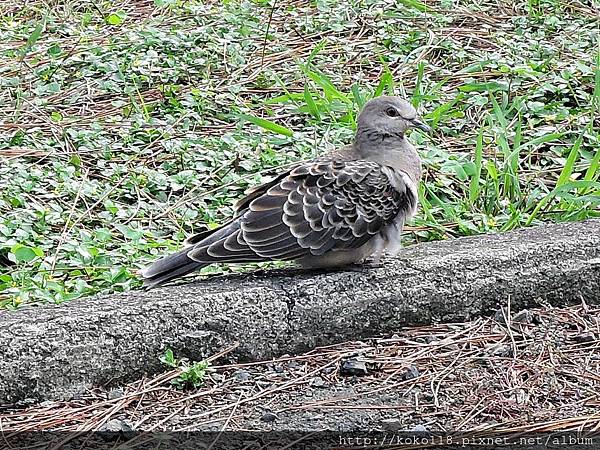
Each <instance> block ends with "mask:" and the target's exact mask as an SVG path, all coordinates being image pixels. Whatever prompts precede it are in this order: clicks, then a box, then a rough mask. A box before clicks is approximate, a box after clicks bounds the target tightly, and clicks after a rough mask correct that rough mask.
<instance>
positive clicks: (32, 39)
mask: <svg viewBox="0 0 600 450" xmlns="http://www.w3.org/2000/svg"><path fill="white" fill-rule="evenodd" d="M45 25H46V18H45V17H44V19H43V20H42V21H41V22H39V23H38V24H37V25H36V27H35V29H34V30H33V32H32V33H31V34H30V35H29V37H28V38H27V42H26V43H25V45H24V46H23V49H22V50H21V56H22V57H24V56H25V55H26V54H27V53H28V52H29V50H31V47H33V46H34V45H35V43H36V42H37V41H38V39H39V38H40V36H41V35H42V30H43V29H44V26H45Z"/></svg>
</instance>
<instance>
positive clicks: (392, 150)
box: [353, 97, 430, 183]
mask: <svg viewBox="0 0 600 450" xmlns="http://www.w3.org/2000/svg"><path fill="white" fill-rule="evenodd" d="M411 128H419V129H421V130H423V131H429V130H430V128H429V127H428V126H427V125H425V124H424V123H423V122H421V120H420V119H419V117H418V116H417V111H415V108H413V107H412V105H411V104H410V103H408V102H407V101H406V100H403V99H401V98H399V97H378V98H375V99H373V100H371V101H369V102H368V103H367V104H365V106H364V108H363V110H362V111H361V113H360V114H359V116H358V129H357V130H356V138H355V140H354V145H353V149H354V151H355V152H356V153H355V154H356V157H357V158H361V159H367V160H371V161H375V162H377V163H379V164H382V165H384V166H390V167H393V168H395V169H398V170H402V171H404V172H405V173H407V174H408V175H409V176H410V177H411V178H412V179H413V181H414V182H415V183H416V182H417V181H418V180H419V178H420V177H421V159H420V158H419V155H418V153H417V151H416V150H415V148H414V147H413V145H412V144H411V143H410V142H409V141H408V139H405V137H404V133H405V132H406V130H409V129H411Z"/></svg>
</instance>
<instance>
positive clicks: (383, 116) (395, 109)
mask: <svg viewBox="0 0 600 450" xmlns="http://www.w3.org/2000/svg"><path fill="white" fill-rule="evenodd" d="M411 128H419V129H421V130H423V131H430V130H431V129H430V128H429V127H428V126H427V125H425V123H423V122H422V121H421V120H420V119H419V117H418V116H417V111H416V110H415V108H413V106H412V105H411V104H410V103H408V102H407V101H406V100H404V99H402V98H400V97H389V96H383V97H377V98H375V99H373V100H371V101H369V102H367V103H366V104H365V106H364V108H363V110H362V111H361V112H360V114H359V115H358V133H359V134H360V133H362V132H368V133H370V134H371V133H372V134H374V135H379V136H380V137H381V138H386V137H392V138H393V137H399V138H403V137H404V133H405V132H406V130H409V129H411Z"/></svg>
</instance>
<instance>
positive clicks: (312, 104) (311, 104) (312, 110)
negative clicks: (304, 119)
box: [304, 84, 321, 120]
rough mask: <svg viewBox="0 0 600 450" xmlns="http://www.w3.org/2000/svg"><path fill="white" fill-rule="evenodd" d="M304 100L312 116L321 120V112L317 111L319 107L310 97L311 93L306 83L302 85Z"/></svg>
mask: <svg viewBox="0 0 600 450" xmlns="http://www.w3.org/2000/svg"><path fill="white" fill-rule="evenodd" d="M304 101H305V102H306V106H308V110H309V111H310V113H311V114H312V115H313V117H314V118H315V119H317V120H321V114H320V113H319V108H318V107H317V104H316V103H315V101H314V99H313V98H312V94H311V92H310V90H309V89H308V84H305V85H304Z"/></svg>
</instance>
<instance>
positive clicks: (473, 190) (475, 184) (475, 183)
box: [469, 128, 483, 204]
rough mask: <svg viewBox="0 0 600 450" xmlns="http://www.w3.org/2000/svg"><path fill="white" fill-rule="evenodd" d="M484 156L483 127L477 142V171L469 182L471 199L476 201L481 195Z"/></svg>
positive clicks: (473, 201) (472, 201)
mask: <svg viewBox="0 0 600 450" xmlns="http://www.w3.org/2000/svg"><path fill="white" fill-rule="evenodd" d="M482 157H483V128H481V129H480V130H479V134H478V135H477V144H476V145H475V161H474V163H475V173H473V175H472V176H471V182H470V183H469V201H470V202H471V204H473V203H475V201H476V200H477V198H478V197H479V180H480V178H481V160H482Z"/></svg>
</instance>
